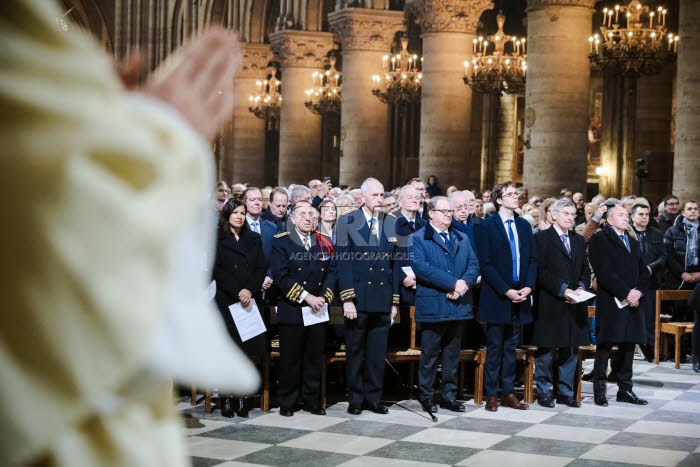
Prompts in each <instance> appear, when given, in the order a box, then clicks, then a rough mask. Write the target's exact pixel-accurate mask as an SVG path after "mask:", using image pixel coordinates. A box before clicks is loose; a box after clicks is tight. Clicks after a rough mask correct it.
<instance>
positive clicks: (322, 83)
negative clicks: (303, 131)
mask: <svg viewBox="0 0 700 467" xmlns="http://www.w3.org/2000/svg"><path fill="white" fill-rule="evenodd" d="M329 62H330V68H329V69H328V70H326V71H325V72H321V73H319V72H318V71H314V72H313V74H312V75H311V79H312V86H311V89H307V90H306V91H305V92H306V101H305V102H304V105H305V106H306V108H307V109H309V110H310V111H312V112H313V113H315V114H318V115H325V114H328V113H336V114H340V102H341V101H342V93H343V86H342V84H341V73H340V72H339V71H338V70H336V69H335V63H336V58H335V55H331V57H330V58H329Z"/></svg>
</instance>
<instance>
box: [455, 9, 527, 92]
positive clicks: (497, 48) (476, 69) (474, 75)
mask: <svg viewBox="0 0 700 467" xmlns="http://www.w3.org/2000/svg"><path fill="white" fill-rule="evenodd" d="M496 23H497V24H498V31H497V32H496V34H493V35H491V36H488V37H487V38H486V39H484V37H483V36H481V37H479V38H478V39H474V41H473V43H474V48H473V50H472V53H473V55H474V57H473V58H472V59H471V61H469V60H467V61H465V62H464V77H463V78H462V79H463V80H464V83H465V84H468V85H469V86H471V88H472V89H473V90H474V91H477V92H480V93H482V94H502V93H505V94H522V93H524V92H525V73H526V71H527V54H526V53H525V38H524V37H523V38H518V37H516V36H507V35H506V34H505V32H504V31H503V25H504V24H505V23H506V17H505V16H504V15H503V12H499V13H498V15H497V16H496ZM509 42H510V43H511V47H512V48H511V52H510V53H508V54H506V52H505V46H506V44H507V43H509ZM489 51H491V53H489Z"/></svg>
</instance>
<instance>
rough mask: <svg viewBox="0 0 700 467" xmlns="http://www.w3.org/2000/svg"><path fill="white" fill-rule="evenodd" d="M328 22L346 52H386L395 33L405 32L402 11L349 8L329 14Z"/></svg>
mask: <svg viewBox="0 0 700 467" xmlns="http://www.w3.org/2000/svg"><path fill="white" fill-rule="evenodd" d="M328 22H329V24H330V28H331V31H333V33H334V34H335V40H336V41H337V42H340V43H341V44H342V45H343V51H344V52H345V51H351V50H363V51H374V52H386V51H388V50H389V49H390V48H391V44H392V42H393V41H394V35H395V34H396V32H397V31H405V30H406V26H405V24H404V14H403V12H401V11H389V10H371V9H367V8H348V9H345V10H341V11H336V12H333V13H331V14H329V15H328Z"/></svg>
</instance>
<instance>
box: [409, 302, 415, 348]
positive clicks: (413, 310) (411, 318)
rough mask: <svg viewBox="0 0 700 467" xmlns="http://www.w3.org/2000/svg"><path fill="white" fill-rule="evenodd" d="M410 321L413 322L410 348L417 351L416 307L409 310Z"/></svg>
mask: <svg viewBox="0 0 700 467" xmlns="http://www.w3.org/2000/svg"><path fill="white" fill-rule="evenodd" d="M409 310H410V311H409V319H410V321H411V337H410V340H409V344H410V347H409V349H415V348H416V320H415V317H416V307H414V306H412V307H411V308H410V309H409Z"/></svg>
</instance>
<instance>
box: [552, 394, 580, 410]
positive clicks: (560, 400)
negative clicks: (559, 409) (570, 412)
mask: <svg viewBox="0 0 700 467" xmlns="http://www.w3.org/2000/svg"><path fill="white" fill-rule="evenodd" d="M557 404H564V405H566V406H568V407H573V408H579V407H581V403H580V402H579V401H577V400H576V399H574V398H573V397H567V396H558V397H557Z"/></svg>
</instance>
